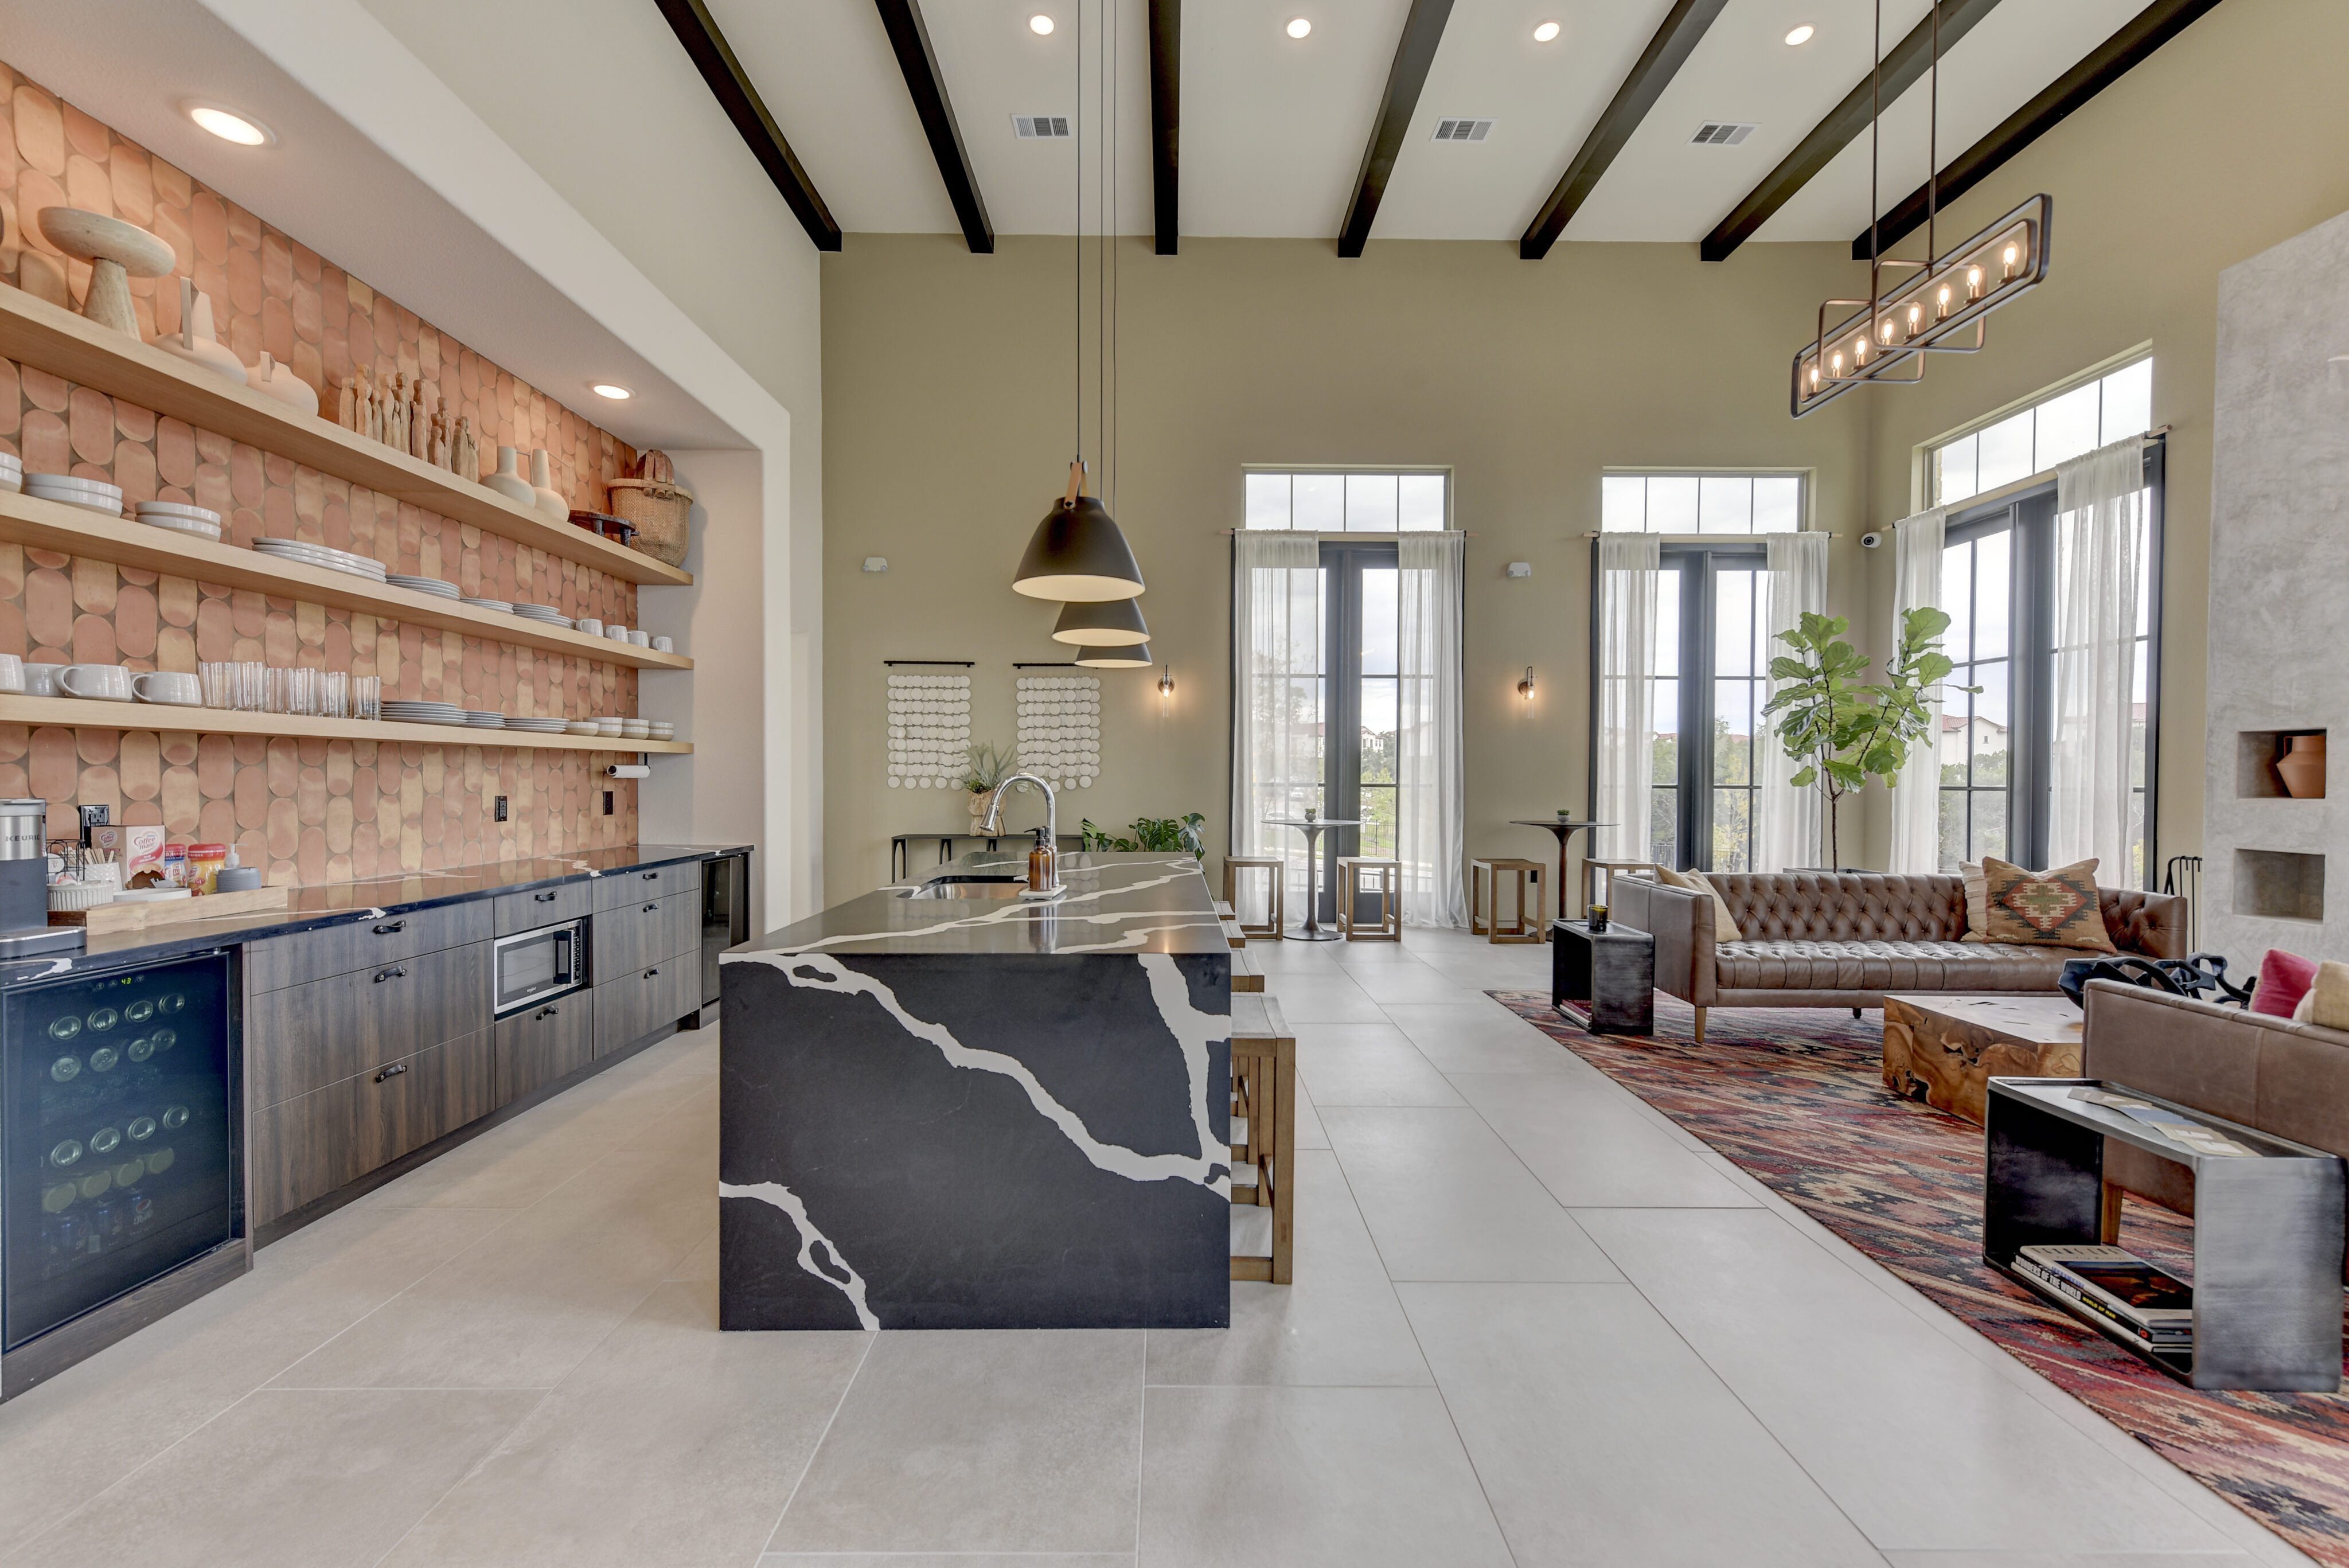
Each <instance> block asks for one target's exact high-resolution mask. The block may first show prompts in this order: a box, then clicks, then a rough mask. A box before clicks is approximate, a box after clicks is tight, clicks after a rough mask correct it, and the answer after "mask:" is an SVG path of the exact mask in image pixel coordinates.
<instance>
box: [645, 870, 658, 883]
mask: <svg viewBox="0 0 2349 1568" xmlns="http://www.w3.org/2000/svg"><path fill="white" fill-rule="evenodd" d="M645 880H646V881H647V882H657V881H659V880H660V873H659V872H657V871H647V872H646V873H645Z"/></svg>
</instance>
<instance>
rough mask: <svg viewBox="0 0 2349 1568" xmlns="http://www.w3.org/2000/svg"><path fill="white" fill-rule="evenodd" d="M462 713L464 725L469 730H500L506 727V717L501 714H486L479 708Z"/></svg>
mask: <svg viewBox="0 0 2349 1568" xmlns="http://www.w3.org/2000/svg"><path fill="white" fill-rule="evenodd" d="M464 712H465V723H466V725H467V726H468V727H469V728H471V729H475V730H502V729H504V728H505V727H506V716H505V715H504V714H503V713H492V712H486V711H483V710H481V709H479V708H468V709H466V710H465V711H464Z"/></svg>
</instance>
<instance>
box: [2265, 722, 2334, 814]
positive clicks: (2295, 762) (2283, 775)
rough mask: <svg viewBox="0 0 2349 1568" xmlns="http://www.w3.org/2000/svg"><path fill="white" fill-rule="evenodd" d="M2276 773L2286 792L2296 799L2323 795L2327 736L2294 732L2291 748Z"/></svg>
mask: <svg viewBox="0 0 2349 1568" xmlns="http://www.w3.org/2000/svg"><path fill="white" fill-rule="evenodd" d="M2275 768H2276V776H2277V777H2278V778H2280V779H2282V780H2283V793H2284V794H2288V795H2290V796H2292V799H2294V800H2323V798H2324V737H2323V735H2294V736H2292V749H2291V750H2289V751H2287V752H2286V753H2284V754H2283V755H2282V757H2281V758H2279V759H2277V762H2276V765H2275Z"/></svg>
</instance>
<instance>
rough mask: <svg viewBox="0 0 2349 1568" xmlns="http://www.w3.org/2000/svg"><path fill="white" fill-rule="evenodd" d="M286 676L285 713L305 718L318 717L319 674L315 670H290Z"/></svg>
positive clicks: (286, 672)
mask: <svg viewBox="0 0 2349 1568" xmlns="http://www.w3.org/2000/svg"><path fill="white" fill-rule="evenodd" d="M285 711H287V712H288V713H298V714H300V715H302V716H303V717H304V718H312V717H316V714H317V711H318V672H317V671H316V670H308V669H301V670H286V671H285Z"/></svg>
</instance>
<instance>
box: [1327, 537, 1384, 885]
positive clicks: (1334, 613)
mask: <svg viewBox="0 0 2349 1568" xmlns="http://www.w3.org/2000/svg"><path fill="white" fill-rule="evenodd" d="M1320 562H1321V593H1322V601H1321V602H1322V611H1321V620H1322V637H1323V639H1324V641H1323V644H1322V650H1321V693H1322V705H1321V726H1322V728H1321V799H1322V803H1323V805H1322V815H1324V816H1327V817H1330V818H1332V819H1337V818H1344V817H1356V818H1359V817H1360V816H1361V815H1362V744H1361V736H1362V573H1363V572H1364V571H1365V570H1376V569H1387V570H1398V569H1400V568H1401V566H1402V550H1401V549H1400V548H1399V547H1398V545H1396V543H1395V541H1394V540H1393V539H1392V537H1390V538H1387V539H1385V540H1383V541H1381V540H1378V539H1374V538H1362V537H1349V536H1347V535H1334V534H1333V535H1322V538H1321V555H1320ZM1321 845H1322V850H1321V852H1322V856H1323V864H1322V866H1321V867H1320V872H1319V882H1320V894H1319V901H1318V902H1319V909H1318V915H1317V918H1318V919H1322V920H1334V919H1337V918H1338V889H1337V877H1335V876H1334V875H1331V874H1330V873H1332V872H1333V871H1334V870H1335V868H1336V866H1337V859H1338V857H1340V856H1342V855H1358V854H1360V853H1361V829H1360V828H1359V827H1332V828H1331V829H1330V830H1329V831H1328V832H1327V833H1325V834H1323V835H1322V836H1321Z"/></svg>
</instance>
